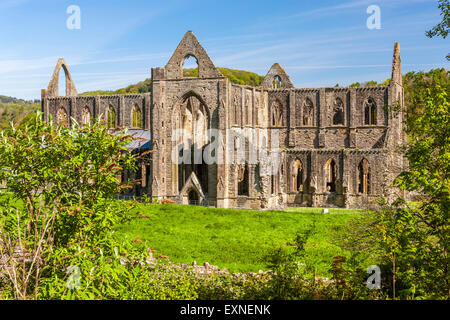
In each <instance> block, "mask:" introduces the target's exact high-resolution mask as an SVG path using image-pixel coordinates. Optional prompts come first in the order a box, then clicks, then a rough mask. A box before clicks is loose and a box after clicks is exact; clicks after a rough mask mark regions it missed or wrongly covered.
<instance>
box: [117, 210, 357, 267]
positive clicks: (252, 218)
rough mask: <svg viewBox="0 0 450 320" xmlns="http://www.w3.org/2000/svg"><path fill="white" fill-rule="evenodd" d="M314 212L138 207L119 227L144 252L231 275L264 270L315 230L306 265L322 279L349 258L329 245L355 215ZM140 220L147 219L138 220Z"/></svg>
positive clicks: (345, 253) (353, 213) (342, 212)
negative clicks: (271, 258)
mask: <svg viewBox="0 0 450 320" xmlns="http://www.w3.org/2000/svg"><path fill="white" fill-rule="evenodd" d="M321 211H322V210H321V209H317V208H295V209H288V210H286V211H250V210H233V209H216V208H205V207H197V206H181V205H173V204H163V205H158V204H151V205H140V206H139V207H138V208H137V209H135V210H134V213H133V214H134V216H135V218H133V220H132V221H131V222H130V223H128V224H126V225H121V226H118V227H117V233H118V235H119V236H120V237H122V238H125V239H130V240H134V239H135V238H136V237H139V238H140V239H141V240H142V241H143V242H142V244H143V245H144V246H146V247H152V248H153V249H155V250H157V252H158V253H161V254H164V255H167V256H169V258H170V260H171V261H173V262H176V263H182V262H184V263H192V262H193V261H196V262H197V264H202V263H204V262H205V261H207V262H209V263H210V264H213V265H217V266H219V267H220V268H227V269H228V270H229V271H230V272H249V271H253V272H257V271H258V270H259V269H261V270H264V269H267V255H268V254H270V253H271V252H272V250H274V249H276V248H279V247H280V246H281V245H284V244H287V243H289V242H292V241H293V240H294V238H295V236H296V234H297V233H303V232H305V231H306V230H308V229H309V228H312V227H313V226H314V229H313V230H314V231H313V233H312V235H311V236H310V238H309V240H308V242H307V244H306V252H307V258H306V259H307V260H308V262H310V263H312V264H313V265H314V266H315V267H316V268H317V273H318V274H320V275H329V274H328V270H329V268H330V264H331V262H332V259H333V257H334V256H337V255H348V252H343V251H342V250H341V249H340V248H339V247H338V246H336V245H334V244H333V243H332V240H333V237H332V232H333V231H337V232H339V230H341V229H342V227H343V226H344V225H345V224H346V223H347V222H348V221H349V219H351V218H352V217H353V216H354V215H355V214H363V212H360V211H357V210H345V209H330V213H329V214H322V213H321ZM137 212H139V213H140V215H145V216H149V217H150V219H145V218H138V217H137V216H138V215H137V214H136V213H137Z"/></svg>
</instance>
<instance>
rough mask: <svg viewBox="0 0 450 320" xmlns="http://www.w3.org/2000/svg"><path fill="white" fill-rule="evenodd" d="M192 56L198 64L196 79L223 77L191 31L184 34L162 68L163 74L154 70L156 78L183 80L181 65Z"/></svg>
mask: <svg viewBox="0 0 450 320" xmlns="http://www.w3.org/2000/svg"><path fill="white" fill-rule="evenodd" d="M189 56H192V57H194V58H195V59H196V60H197V63H198V77H199V78H223V77H224V76H223V75H222V74H221V73H220V72H219V70H217V69H216V67H215V66H214V63H213V62H212V60H211V58H210V57H209V56H208V54H207V53H206V51H205V49H204V48H203V47H202V45H201V44H200V42H198V40H197V38H196V37H195V35H194V33H193V32H192V31H188V32H186V34H185V35H184V37H183V39H182V40H181V42H180V43H179V44H178V47H177V49H176V50H175V52H174V53H173V55H172V57H171V58H170V60H169V62H168V63H167V65H166V66H165V67H164V72H163V73H162V71H161V70H155V71H154V72H155V73H157V74H155V75H157V77H158V78H160V79H161V78H162V77H165V78H166V79H181V78H183V64H184V60H185V59H186V58H187V57H189Z"/></svg>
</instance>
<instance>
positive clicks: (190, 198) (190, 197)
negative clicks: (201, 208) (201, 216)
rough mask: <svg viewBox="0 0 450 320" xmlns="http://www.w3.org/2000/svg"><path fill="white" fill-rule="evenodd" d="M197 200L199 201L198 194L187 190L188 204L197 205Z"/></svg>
mask: <svg viewBox="0 0 450 320" xmlns="http://www.w3.org/2000/svg"><path fill="white" fill-rule="evenodd" d="M199 200H200V198H199V196H198V193H197V192H196V191H195V190H194V189H191V190H189V192H188V201H189V204H190V205H199Z"/></svg>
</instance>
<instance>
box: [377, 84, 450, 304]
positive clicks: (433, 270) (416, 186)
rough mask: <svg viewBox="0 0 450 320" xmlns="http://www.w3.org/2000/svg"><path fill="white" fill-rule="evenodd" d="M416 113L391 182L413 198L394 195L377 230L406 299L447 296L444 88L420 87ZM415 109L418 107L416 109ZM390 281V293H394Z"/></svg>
mask: <svg viewBox="0 0 450 320" xmlns="http://www.w3.org/2000/svg"><path fill="white" fill-rule="evenodd" d="M423 94H424V95H423V97H421V98H420V99H419V98H416V99H415V100H414V101H416V102H418V101H423V103H424V107H423V108H421V109H420V110H421V112H420V113H419V114H418V115H416V116H415V117H413V118H412V119H409V121H408V122H407V134H408V137H409V143H408V146H407V147H406V157H407V158H408V161H409V168H408V170H407V171H404V172H402V173H401V174H400V175H399V176H398V177H397V179H396V181H395V184H396V185H397V186H398V187H400V188H401V189H403V190H406V191H409V192H413V193H416V194H417V195H418V197H419V201H418V202H417V203H416V204H414V205H411V204H408V203H406V202H405V200H404V199H399V200H398V202H397V203H395V204H394V206H396V208H395V209H394V210H389V211H385V212H384V213H383V214H382V215H381V218H380V223H379V224H378V228H379V230H380V232H381V233H382V235H383V241H382V245H384V247H385V249H386V250H385V252H386V256H387V257H389V260H390V263H391V264H392V270H393V271H392V273H393V277H394V279H397V281H398V286H399V289H401V290H398V291H401V292H403V294H404V295H405V296H406V297H409V298H412V297H422V298H433V299H437V298H445V299H448V298H449V297H450V274H449V267H450V265H449V256H448V246H449V239H450V224H449V212H450V193H449V191H450V105H449V102H448V100H447V94H448V92H447V90H446V88H442V87H441V86H439V85H435V86H433V87H432V88H428V89H426V91H425V92H424V93H423ZM416 110H419V109H416ZM396 289H397V288H396V284H395V281H394V283H393V288H392V290H393V293H394V296H395V292H396Z"/></svg>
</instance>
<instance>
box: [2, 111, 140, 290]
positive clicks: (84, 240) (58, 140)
mask: <svg viewBox="0 0 450 320" xmlns="http://www.w3.org/2000/svg"><path fill="white" fill-rule="evenodd" d="M130 141H131V136H129V135H126V133H125V132H123V131H121V132H117V133H116V134H113V133H111V132H110V131H109V130H108V129H106V128H105V127H104V126H103V125H102V124H101V123H100V122H99V121H97V122H96V123H94V124H93V125H87V126H80V125H78V124H77V123H76V122H75V124H74V126H73V127H71V128H65V127H62V126H58V125H55V124H54V123H53V122H52V121H50V122H49V123H46V122H44V121H43V120H42V114H41V113H38V114H37V115H36V116H35V118H34V120H33V121H28V123H27V124H25V125H24V126H23V127H18V128H15V127H11V129H10V130H9V131H8V132H1V134H0V181H5V182H6V188H7V190H8V191H9V192H8V193H4V194H2V196H1V197H0V200H1V203H0V257H3V258H4V259H5V261H6V268H5V269H6V273H7V278H8V279H9V284H10V285H9V287H10V288H12V292H11V293H10V294H11V295H13V296H14V297H15V298H21V299H26V298H29V297H34V298H37V297H38V296H39V294H42V293H41V290H43V288H42V286H43V285H48V284H49V281H50V283H51V281H53V280H58V279H60V280H59V281H61V280H63V279H64V278H65V277H66V275H65V268H66V267H69V266H70V265H72V264H78V263H74V261H82V260H83V259H84V260H85V261H88V260H89V259H86V256H87V257H89V256H94V257H95V256H97V255H98V251H97V253H95V250H94V248H97V249H98V250H102V252H103V254H104V255H108V253H111V252H113V247H114V245H113V243H114V241H113V240H112V237H111V236H110V235H111V227H112V226H113V225H114V224H115V223H117V222H118V221H121V220H122V219H123V218H124V217H125V216H124V212H125V211H126V210H125V209H123V208H121V207H119V206H117V205H115V203H114V202H112V201H111V199H110V198H111V196H113V195H114V194H115V193H117V192H119V191H120V190H121V189H122V188H124V187H128V185H123V184H122V183H120V182H119V180H118V178H117V176H119V175H120V174H121V172H122V170H123V169H124V168H125V169H128V170H134V169H135V168H136V167H135V163H136V157H135V156H133V155H131V154H130V153H129V152H126V149H125V148H124V146H125V145H127V144H128V143H129V142H130ZM66 263H69V265H66ZM79 263H81V262H79ZM51 279H52V280H51ZM63 283H64V282H63ZM0 287H1V286H0ZM7 287H8V286H7ZM63 287H64V286H63ZM0 294H1V292H0Z"/></svg>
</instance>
